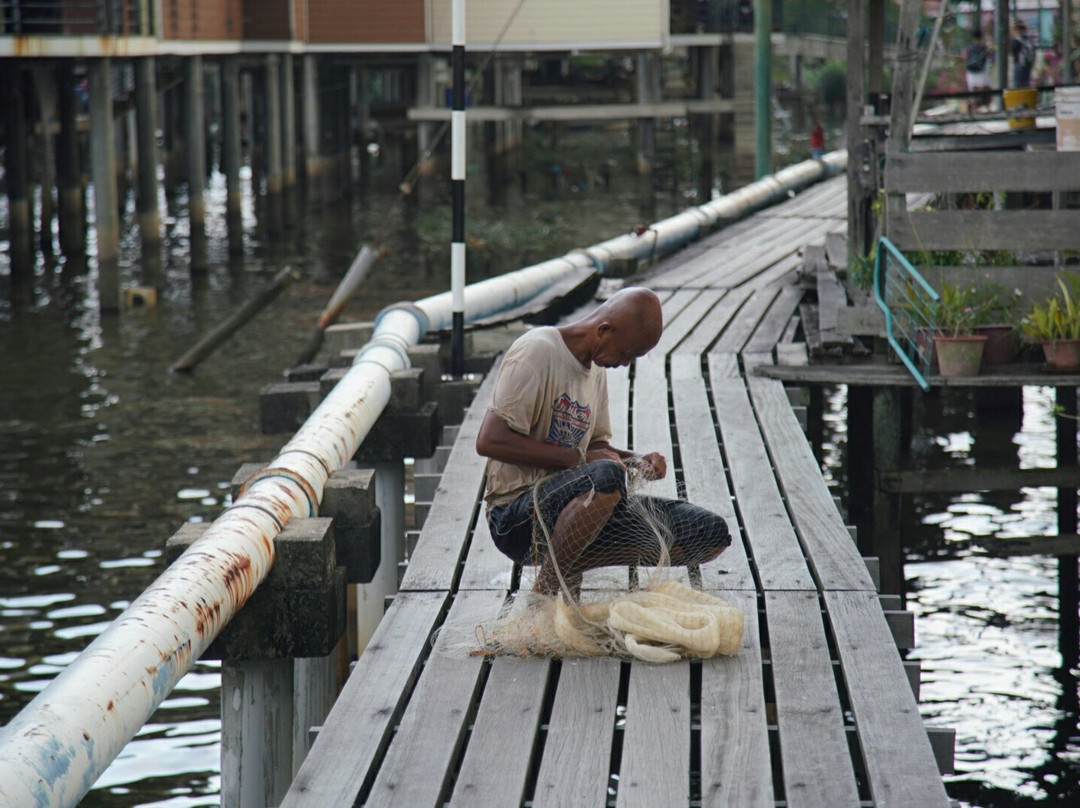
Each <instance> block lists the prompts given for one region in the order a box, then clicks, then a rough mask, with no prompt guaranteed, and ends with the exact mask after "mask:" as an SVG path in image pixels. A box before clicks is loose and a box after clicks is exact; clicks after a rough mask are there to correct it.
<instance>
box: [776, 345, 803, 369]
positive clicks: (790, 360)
mask: <svg viewBox="0 0 1080 808" xmlns="http://www.w3.org/2000/svg"><path fill="white" fill-rule="evenodd" d="M776 362H777V364H779V365H796V366H800V367H803V366H806V365H809V364H810V354H809V352H808V351H807V350H806V343H805V342H793V343H791V344H780V345H777V346H776Z"/></svg>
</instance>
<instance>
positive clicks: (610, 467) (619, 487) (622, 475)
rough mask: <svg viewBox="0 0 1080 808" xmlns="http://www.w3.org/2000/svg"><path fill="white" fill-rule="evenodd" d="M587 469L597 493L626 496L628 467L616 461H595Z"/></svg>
mask: <svg viewBox="0 0 1080 808" xmlns="http://www.w3.org/2000/svg"><path fill="white" fill-rule="evenodd" d="M585 468H586V469H587V470H588V473H589V479H590V480H592V484H593V488H594V489H595V490H596V492H597V493H599V494H614V493H617V494H619V495H620V496H626V467H625V466H624V465H623V464H622V463H619V462H617V461H615V460H594V461H593V462H592V463H589V464H588V465H587V466H586V467H585Z"/></svg>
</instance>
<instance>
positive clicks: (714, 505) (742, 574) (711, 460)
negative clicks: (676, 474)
mask: <svg viewBox="0 0 1080 808" xmlns="http://www.w3.org/2000/svg"><path fill="white" fill-rule="evenodd" d="M671 391H672V397H673V399H674V403H675V423H676V427H677V429H678V434H679V455H680V457H681V459H682V468H683V480H684V481H685V483H686V498H687V499H688V500H689V501H690V502H693V503H695V504H697V505H700V506H701V507H703V508H706V509H708V510H710V511H712V512H713V513H717V514H719V515H720V516H722V517H723V518H724V519H725V520H726V521H727V524H728V529H729V530H731V536H732V541H731V546H730V547H728V549H727V550H725V551H724V552H723V553H721V554H720V556H719V558H717V559H716V560H715V561H711V562H709V563H708V564H704V565H702V567H701V575H702V588H704V589H716V588H724V589H753V588H754V577H753V574H752V573H751V572H750V562H749V561H748V560H747V558H746V547H745V546H744V545H743V543H742V540H741V537H740V536H739V526H738V522H737V521H736V519H735V506H734V503H733V501H732V498H731V491H730V489H729V488H728V482H727V477H726V475H725V474H724V461H723V458H722V457H721V456H720V447H719V445H718V443H717V441H716V427H715V426H714V423H713V415H712V412H711V411H710V409H709V400H708V392H707V390H706V388H705V380H704V379H703V378H702V373H701V359H700V358H699V357H698V356H695V355H689V354H675V355H674V356H672V357H671Z"/></svg>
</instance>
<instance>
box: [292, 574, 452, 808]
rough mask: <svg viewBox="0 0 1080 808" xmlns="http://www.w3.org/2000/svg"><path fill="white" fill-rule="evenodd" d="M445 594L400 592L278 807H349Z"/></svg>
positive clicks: (368, 776) (385, 739)
mask: <svg viewBox="0 0 1080 808" xmlns="http://www.w3.org/2000/svg"><path fill="white" fill-rule="evenodd" d="M448 598H449V595H448V594H447V593H445V592H402V593H399V594H398V595H397V596H396V597H395V598H394V602H393V604H392V605H391V606H390V608H389V610H387V612H386V615H385V616H384V617H383V619H382V622H381V623H379V627H378V629H376V631H375V635H374V636H373V637H372V639H371V642H370V643H369V644H368V646H367V648H365V649H364V653H363V654H362V655H361V656H360V660H359V661H358V662H357V663H356V668H355V669H354V670H353V672H352V674H351V675H350V676H349V678H348V680H346V682H345V687H344V688H343V689H342V691H341V694H340V695H339V696H338V699H337V701H336V702H335V704H334V707H333V709H332V710H331V711H330V714H329V715H328V716H327V717H326V721H325V723H324V724H323V726H322V729H321V730H319V734H318V736H317V737H316V738H315V743H314V744H313V745H312V747H311V751H310V752H309V753H308V756H307V758H306V759H305V760H304V763H303V765H302V766H301V767H300V771H299V772H297V774H296V777H294V778H293V782H292V785H291V786H290V787H289V792H288V794H286V796H285V800H284V801H283V802H282V804H281V806H282V808H326V806H328V805H354V804H356V802H357V800H358V798H359V797H360V793H361V791H362V790H363V789H364V788H365V786H366V784H367V783H370V782H371V780H372V779H373V777H374V774H375V772H374V771H373V769H372V767H373V766H374V764H375V762H376V761H377V760H378V758H379V756H380V755H381V754H382V750H383V749H385V747H386V745H387V744H388V743H389V740H390V734H391V731H392V729H393V727H394V724H395V723H396V722H397V720H398V716H399V715H400V714H401V711H402V709H403V707H404V703H405V697H406V694H407V693H408V691H409V689H410V687H411V686H412V683H413V682H414V681H415V678H416V675H417V672H418V671H419V668H420V663H421V661H422V659H423V656H424V654H425V653H426V652H427V650H428V647H429V646H428V638H429V637H430V636H431V632H432V631H433V630H434V628H435V624H436V621H437V620H438V618H439V617H440V615H441V614H442V613H443V610H444V609H445V607H446V604H447V601H448Z"/></svg>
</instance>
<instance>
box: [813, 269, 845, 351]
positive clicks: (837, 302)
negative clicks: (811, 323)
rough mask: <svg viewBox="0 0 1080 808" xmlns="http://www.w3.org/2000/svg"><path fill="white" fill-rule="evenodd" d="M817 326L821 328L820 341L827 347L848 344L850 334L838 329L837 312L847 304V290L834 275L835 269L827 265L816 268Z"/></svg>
mask: <svg viewBox="0 0 1080 808" xmlns="http://www.w3.org/2000/svg"><path fill="white" fill-rule="evenodd" d="M817 296H818V327H819V328H820V329H821V341H822V343H824V344H825V345H826V346H827V347H828V346H832V345H838V344H839V345H850V344H851V335H850V334H847V335H845V334H843V333H841V332H840V330H839V324H838V322H837V321H838V319H839V312H840V310H841V309H843V308H845V307H846V306H847V292H845V291H844V287H843V286H841V284H840V281H839V279H838V278H837V277H836V271H835V270H833V269H830V268H829V267H824V268H822V269H820V270H818V273H817Z"/></svg>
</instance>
